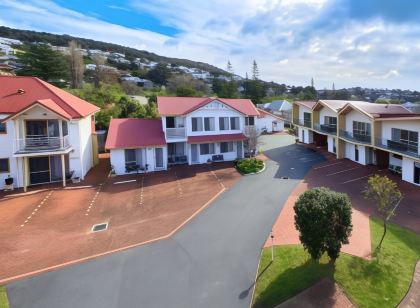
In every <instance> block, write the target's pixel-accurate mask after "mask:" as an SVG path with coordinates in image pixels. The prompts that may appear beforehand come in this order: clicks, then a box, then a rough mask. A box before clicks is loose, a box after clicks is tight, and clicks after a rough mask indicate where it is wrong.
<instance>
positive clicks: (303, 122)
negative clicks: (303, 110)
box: [293, 119, 312, 128]
mask: <svg viewBox="0 0 420 308" xmlns="http://www.w3.org/2000/svg"><path fill="white" fill-rule="evenodd" d="M293 124H295V125H300V126H305V127H308V128H311V127H312V121H311V120H304V119H293Z"/></svg>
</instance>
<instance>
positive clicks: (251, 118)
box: [245, 117, 255, 125]
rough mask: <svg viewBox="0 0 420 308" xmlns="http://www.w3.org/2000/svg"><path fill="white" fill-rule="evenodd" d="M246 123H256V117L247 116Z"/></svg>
mask: <svg viewBox="0 0 420 308" xmlns="http://www.w3.org/2000/svg"><path fill="white" fill-rule="evenodd" d="M245 125H255V119H254V117H246V118H245Z"/></svg>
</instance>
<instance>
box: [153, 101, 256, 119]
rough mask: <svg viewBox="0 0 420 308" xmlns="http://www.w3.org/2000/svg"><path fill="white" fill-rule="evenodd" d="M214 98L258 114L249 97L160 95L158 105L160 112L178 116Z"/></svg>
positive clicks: (242, 111) (252, 114) (248, 114)
mask: <svg viewBox="0 0 420 308" xmlns="http://www.w3.org/2000/svg"><path fill="white" fill-rule="evenodd" d="M214 100H218V101H220V102H222V103H224V104H226V105H228V106H229V107H231V108H233V109H235V110H237V111H239V112H240V113H243V114H245V115H247V116H258V111H257V108H256V107H255V106H254V104H253V103H252V101H251V100H249V99H234V98H211V97H168V96H159V97H158V98H157V105H158V111H159V114H161V115H164V116H177V115H185V114H188V113H190V112H192V111H194V110H196V109H198V108H200V107H203V106H204V105H206V104H208V103H210V102H212V101H214Z"/></svg>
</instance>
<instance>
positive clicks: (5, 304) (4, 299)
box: [0, 286, 9, 308]
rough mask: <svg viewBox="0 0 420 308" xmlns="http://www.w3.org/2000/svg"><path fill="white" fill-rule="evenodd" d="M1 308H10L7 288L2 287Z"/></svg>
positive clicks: (0, 287)
mask: <svg viewBox="0 0 420 308" xmlns="http://www.w3.org/2000/svg"><path fill="white" fill-rule="evenodd" d="M0 308H9V300H8V299H7V294H6V288H5V287H2V286H0Z"/></svg>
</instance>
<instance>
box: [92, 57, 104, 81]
mask: <svg viewBox="0 0 420 308" xmlns="http://www.w3.org/2000/svg"><path fill="white" fill-rule="evenodd" d="M92 61H93V64H95V73H94V76H93V81H94V84H95V88H99V84H100V82H101V80H102V79H103V77H104V69H103V65H104V64H105V61H106V59H105V58H104V57H102V56H100V55H93V56H92Z"/></svg>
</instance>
